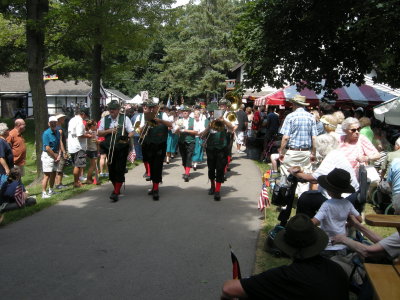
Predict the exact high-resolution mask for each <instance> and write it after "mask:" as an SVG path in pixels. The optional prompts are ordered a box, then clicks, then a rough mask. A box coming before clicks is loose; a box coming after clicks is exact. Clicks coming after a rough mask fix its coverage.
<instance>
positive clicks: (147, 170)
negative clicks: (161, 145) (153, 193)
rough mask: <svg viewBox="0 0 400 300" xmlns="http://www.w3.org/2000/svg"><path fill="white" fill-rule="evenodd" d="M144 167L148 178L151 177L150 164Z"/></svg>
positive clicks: (145, 163) (146, 163) (145, 164)
mask: <svg viewBox="0 0 400 300" xmlns="http://www.w3.org/2000/svg"><path fill="white" fill-rule="evenodd" d="M144 167H145V168H146V174H147V176H150V164H149V163H148V162H144Z"/></svg>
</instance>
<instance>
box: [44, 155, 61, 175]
mask: <svg viewBox="0 0 400 300" xmlns="http://www.w3.org/2000/svg"><path fill="white" fill-rule="evenodd" d="M41 159H42V169H43V172H44V173H52V172H55V171H56V170H57V165H58V163H56V162H55V161H54V158H53V157H51V156H50V155H49V154H48V153H47V152H45V151H43V152H42V157H41Z"/></svg>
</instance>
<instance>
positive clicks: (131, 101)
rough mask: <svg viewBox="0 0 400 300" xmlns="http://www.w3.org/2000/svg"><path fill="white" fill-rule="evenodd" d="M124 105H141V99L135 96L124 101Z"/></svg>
mask: <svg viewBox="0 0 400 300" xmlns="http://www.w3.org/2000/svg"><path fill="white" fill-rule="evenodd" d="M125 102H126V103H130V104H141V103H143V100H142V97H140V95H139V94H138V95H136V96H135V97H133V98H132V99H131V100H127V101H125Z"/></svg>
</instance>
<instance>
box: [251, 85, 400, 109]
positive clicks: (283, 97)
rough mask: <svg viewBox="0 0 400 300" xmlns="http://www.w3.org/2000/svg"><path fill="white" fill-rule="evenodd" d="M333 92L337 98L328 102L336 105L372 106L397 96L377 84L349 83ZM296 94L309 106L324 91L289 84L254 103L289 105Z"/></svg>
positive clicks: (316, 103) (314, 102) (318, 99)
mask: <svg viewBox="0 0 400 300" xmlns="http://www.w3.org/2000/svg"><path fill="white" fill-rule="evenodd" d="M335 93H336V94H337V96H338V97H337V99H336V100H329V103H331V104H335V106H337V107H340V106H342V105H344V104H347V105H352V106H353V105H354V106H363V107H367V106H369V107H373V106H375V105H378V104H380V103H382V102H385V101H388V100H390V99H392V98H394V97H396V96H399V95H398V94H397V93H396V92H395V91H392V90H390V89H388V88H387V87H385V86H383V85H379V84H377V85H375V84H363V85H360V86H357V85H356V84H351V85H350V86H348V87H342V88H339V89H336V90H335ZM297 94H300V95H302V96H305V97H306V101H307V102H308V103H310V106H317V105H319V103H320V100H321V99H322V97H323V96H324V92H321V93H320V94H317V93H316V92H315V91H313V90H310V89H307V88H305V89H303V90H302V91H300V92H298V91H297V90H296V85H291V86H287V87H285V88H282V89H280V90H278V91H277V92H274V93H271V94H269V95H266V96H263V97H260V98H258V99H256V100H255V102H254V104H255V105H285V106H289V105H290V102H289V101H288V100H289V99H292V98H293V97H294V96H295V95H297Z"/></svg>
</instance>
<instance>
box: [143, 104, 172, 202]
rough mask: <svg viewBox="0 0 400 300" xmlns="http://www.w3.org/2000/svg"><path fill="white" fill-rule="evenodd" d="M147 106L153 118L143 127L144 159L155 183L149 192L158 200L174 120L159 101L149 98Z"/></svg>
mask: <svg viewBox="0 0 400 300" xmlns="http://www.w3.org/2000/svg"><path fill="white" fill-rule="evenodd" d="M145 106H146V107H147V110H146V111H147V113H148V114H149V115H148V116H150V118H151V119H150V120H147V121H146V123H145V126H144V127H143V128H142V129H141V139H143V143H142V148H143V160H146V161H147V162H148V165H149V170H150V180H151V181H152V183H153V186H152V188H151V190H150V191H149V193H148V194H149V195H152V196H153V200H158V199H159V184H160V182H162V170H163V164H164V159H165V154H166V150H167V138H168V127H172V122H170V121H168V119H167V117H168V116H167V115H166V113H163V112H159V105H158V104H157V103H155V102H153V101H151V100H148V101H147V102H146V103H145ZM145 119H146V118H145Z"/></svg>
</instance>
